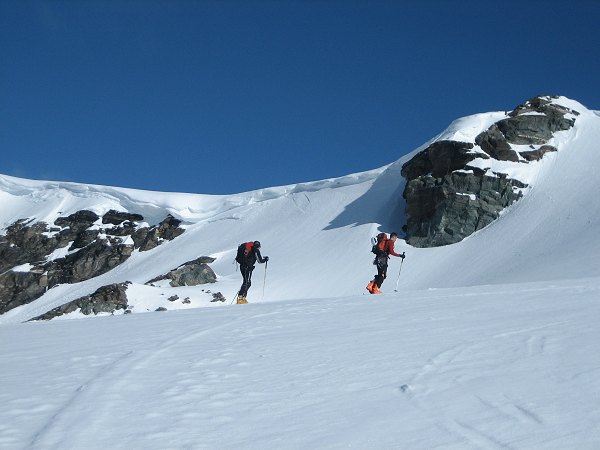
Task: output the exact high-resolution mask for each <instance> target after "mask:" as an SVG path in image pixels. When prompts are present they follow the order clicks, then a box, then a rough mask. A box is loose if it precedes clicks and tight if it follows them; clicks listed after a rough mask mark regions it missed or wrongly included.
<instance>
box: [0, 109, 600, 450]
mask: <svg viewBox="0 0 600 450" xmlns="http://www.w3.org/2000/svg"><path fill="white" fill-rule="evenodd" d="M558 101H560V102H566V103H568V105H567V106H569V107H572V108H574V109H576V110H577V111H579V112H580V115H579V116H578V117H577V120H576V122H575V126H574V127H573V128H572V129H570V130H568V131H565V132H561V133H557V135H556V136H555V138H554V139H555V141H554V142H552V144H553V145H556V147H557V148H559V151H558V152H555V153H549V154H546V155H545V156H544V158H543V159H542V160H540V161H538V162H533V163H530V164H527V165H526V164H523V165H522V166H520V165H516V166H515V165H512V166H508V165H507V166H506V167H504V169H505V170H507V171H508V170H517V169H518V170H519V171H520V172H519V173H518V174H516V173H512V174H511V175H513V176H518V177H519V178H520V179H523V178H526V180H527V182H528V183H529V184H530V187H529V188H526V189H525V190H524V197H523V198H522V199H521V200H519V201H518V202H516V203H515V204H513V206H511V207H510V208H508V209H507V210H505V211H504V212H503V214H502V215H501V216H500V218H499V219H498V220H496V221H495V222H493V223H492V224H491V225H489V226H488V227H486V228H484V229H482V230H480V231H478V232H476V233H475V234H473V235H471V236H469V237H467V238H466V239H464V240H463V241H461V242H459V243H457V244H453V245H449V246H446V247H438V248H419V249H417V248H413V247H409V246H407V245H406V244H405V243H403V242H402V241H398V242H397V246H396V247H397V250H400V251H406V254H407V258H406V260H405V262H404V264H403V266H402V276H401V278H400V283H399V289H398V292H397V293H395V292H393V291H394V288H395V284H396V279H397V278H396V277H397V273H398V269H399V268H400V265H399V261H398V260H397V259H392V261H391V265H390V269H389V272H390V276H389V278H388V280H387V281H386V282H385V283H384V285H383V291H384V295H379V296H372V295H368V294H366V291H365V290H364V287H365V285H366V283H367V281H368V280H369V279H371V278H372V276H373V273H374V269H373V266H372V264H371V261H372V254H371V253H370V242H369V241H370V238H371V236H373V235H374V234H375V233H376V231H378V230H385V231H388V232H389V231H392V230H394V229H397V230H399V228H400V226H401V225H402V224H403V223H404V217H403V200H402V191H403V189H404V180H403V178H402V177H401V175H400V169H401V167H402V164H403V163H404V162H405V161H407V160H408V159H410V158H411V157H412V156H413V155H415V154H416V153H417V152H419V151H420V150H421V149H423V148H425V147H426V146H427V145H429V144H430V143H428V144H426V145H425V146H423V147H421V148H420V149H417V150H415V152H413V153H412V154H410V155H407V156H406V157H403V158H402V159H400V160H399V161H397V162H395V163H393V164H391V165H389V166H387V167H383V168H381V169H377V170H372V171H370V172H365V173H361V174H354V175H349V176H347V177H342V178H338V179H331V180H324V181H319V182H312V183H303V184H298V185H293V186H285V187H275V188H268V189H263V190H259V191H254V192H248V193H242V194H237V195H231V196H206V195H193V194H170V193H157V192H144V191H136V190H131V189H120V188H110V187H103V186H86V185H80V184H73V183H58V182H42V181H29V180H21V179H16V178H13V177H7V176H0V202H1V205H2V208H0V233H3V232H4V230H5V229H6V227H7V226H9V225H10V224H12V223H14V222H15V221H16V220H18V219H22V218H26V217H27V218H34V219H36V220H43V221H46V222H48V223H53V221H54V220H55V219H56V218H57V217H59V216H61V217H64V216H65V215H69V214H71V213H74V212H76V211H80V210H83V209H88V210H92V211H94V212H96V213H97V214H98V215H102V214H103V213H105V212H107V211H108V210H110V209H116V210H120V211H123V210H127V211H129V212H132V213H139V214H142V215H143V216H144V218H145V220H146V221H147V222H148V224H149V225H154V224H156V223H158V222H159V221H161V220H163V219H164V217H165V215H166V214H167V213H170V214H172V215H173V216H175V217H177V218H179V219H182V220H183V221H184V226H185V229H186V230H185V232H184V233H183V234H182V235H180V236H178V237H176V238H175V239H173V240H171V241H165V242H163V243H162V244H161V245H160V246H158V247H156V248H154V249H152V250H149V251H143V252H142V251H138V250H135V251H134V253H133V254H132V256H131V257H130V258H129V259H127V260H126V261H125V262H124V263H123V264H121V265H119V266H117V267H116V268H114V269H112V270H111V271H109V272H107V273H105V274H103V275H100V276H98V277H95V278H92V279H89V280H87V281H83V282H80V283H77V284H74V285H60V286H57V287H54V288H52V289H50V290H48V291H47V292H46V293H45V294H44V295H43V296H42V297H41V298H39V299H37V300H35V301H33V302H32V303H29V304H27V305H24V306H21V307H18V308H15V309H14V310H10V311H8V312H7V313H6V314H4V315H2V316H0V324H2V326H0V359H1V360H2V370H1V371H0V385H1V386H2V389H1V390H0V403H1V404H2V408H0V447H1V448H2V449H10V450H12V449H23V448H29V449H63V448H86V449H106V448H135V449H137V448H140V449H142V448H143V449H165V448H177V449H179V448H190V449H196V448H202V449H204V448H206V449H226V448H252V449H254V448H256V449H265V448H294V449H297V448H311V449H312V448H328V449H329V448H331V449H336V448H411V449H412V448H448V449H481V448H484V449H488V448H489V449H498V448H506V449H508V448H510V449H532V448H535V449H564V448H577V449H596V448H599V447H600V435H599V434H598V423H600V402H598V398H600V381H599V380H600V378H599V377H598V374H599V373H600V355H599V354H598V352H597V349H596V347H597V344H596V343H597V342H598V340H600V328H599V327H598V325H597V317H598V314H599V312H600V311H599V308H600V303H599V302H598V299H599V298H600V296H599V293H600V268H599V267H598V264H597V258H598V255H599V254H600V252H599V251H600V248H599V247H600V244H599V243H600V238H599V237H598V233H597V230H598V228H599V227H598V225H599V223H598V222H599V221H600V218H599V217H600V214H599V213H600V196H598V195H597V192H598V188H599V187H600V186H599V184H600V182H599V181H598V178H597V177H595V172H596V168H597V167H598V163H597V160H596V149H597V147H598V145H597V143H598V142H600V115H599V114H598V113H597V112H593V111H589V110H587V109H585V108H584V107H583V106H582V105H579V104H576V103H575V102H572V101H570V100H567V99H564V98H561V99H559V100H558ZM503 115H504V113H503V112H500V113H488V114H478V115H474V116H470V117H466V118H463V119H459V120H458V121H456V122H454V123H453V124H451V126H450V127H449V128H448V130H446V131H445V132H444V133H442V134H440V135H439V136H437V137H436V138H435V139H434V140H440V139H457V140H462V141H466V142H472V141H473V139H474V137H475V136H476V135H478V134H479V133H480V132H481V131H482V130H484V129H486V128H487V127H489V125H490V123H493V122H494V121H495V120H498V118H499V117H502V116H503ZM432 142H433V141H432ZM492 163H493V164H499V165H502V163H501V162H500V163H496V162H492ZM496 169H498V170H502V167H495V168H494V170H496ZM254 239H259V240H261V241H262V243H263V254H265V255H268V256H270V258H271V259H270V261H269V266H268V273H267V275H268V276H267V280H266V289H265V296H264V299H263V298H262V287H263V281H264V278H263V276H264V274H265V272H264V270H263V267H264V266H258V267H257V269H256V271H255V275H254V280H253V281H254V283H253V286H252V288H251V290H250V295H249V299H250V302H251V303H250V304H249V305H243V306H242V305H240V306H237V305H236V306H232V307H228V303H229V301H228V302H226V303H210V302H209V300H208V297H207V296H205V295H203V293H202V289H206V288H207V286H197V287H192V286H187V287H179V288H171V287H164V286H163V287H160V286H159V287H152V286H145V285H144V284H143V283H145V282H146V281H147V280H149V279H151V278H153V277H155V276H158V275H161V274H164V273H165V272H167V271H168V270H169V269H173V268H175V267H177V266H178V265H179V264H181V263H183V262H186V261H190V260H193V259H195V258H197V257H198V256H200V255H211V256H213V257H216V258H217V259H216V261H215V262H214V263H213V264H212V265H211V266H212V267H213V268H214V269H215V271H216V273H217V275H218V277H219V280H218V282H217V283H215V284H211V285H209V286H208V287H209V288H210V289H213V290H215V291H217V290H219V291H222V292H223V293H224V294H226V295H227V297H228V298H229V299H231V298H232V297H233V294H234V293H235V292H236V290H237V289H238V287H239V285H240V278H241V277H240V275H239V273H236V271H235V266H234V265H233V264H232V261H233V256H234V253H235V248H236V246H237V244H238V243H240V242H243V241H247V240H254ZM20 270H26V268H21V269H20ZM126 280H129V281H132V282H133V284H132V285H131V286H129V289H128V290H127V293H128V299H129V300H130V301H131V302H132V303H133V304H134V305H135V308H134V309H135V311H140V310H141V311H145V310H154V309H155V308H156V307H157V306H160V305H164V304H165V300H164V296H167V295H171V294H178V295H179V296H180V297H185V296H188V297H190V298H191V300H192V302H191V304H190V305H177V306H178V307H180V308H184V307H185V308H187V307H192V308H196V309H194V310H187V311H167V312H163V313H152V314H133V315H123V316H109V317H98V318H96V319H93V320H53V321H50V322H42V321H38V322H28V323H20V322H21V321H24V320H27V319H29V318H31V317H35V316H37V315H39V314H42V313H44V312H46V311H47V310H48V309H50V308H52V307H54V306H57V305H60V304H62V303H65V302H67V301H69V300H73V299H75V298H78V297H80V296H82V295H86V294H90V293H91V292H93V291H94V290H95V289H97V288H98V287H100V286H104V285H106V284H109V283H115V282H121V281H126ZM161 294H162V295H161ZM167 304H168V303H167ZM175 306H176V305H173V307H175ZM198 306H207V307H209V308H197V307H198ZM62 317H63V318H70V317H78V315H77V314H76V313H73V314H71V315H67V316H62Z"/></svg>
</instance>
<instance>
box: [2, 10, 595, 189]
mask: <svg viewBox="0 0 600 450" xmlns="http://www.w3.org/2000/svg"><path fill="white" fill-rule="evenodd" d="M599 21H600V2H597V1H592V0H589V1H588V0H579V1H574V2H571V3H569V4H566V3H564V2H559V1H537V0H529V1H513V0H510V1H506V2H492V1H477V2H476V1H464V2H446V1H423V2H410V3H409V2H399V1H352V0H350V1H341V0H340V1H337V0H328V1H310V0H307V1H300V0H297V1H290V2H273V1H247V2H244V1H235V0H229V1H222V2H216V1H214V2H212V1H187V0H181V1H171V2H164V1H144V2H142V1H137V0H136V1H133V0H125V1H120V2H111V1H92V0H90V1H86V2H73V1H68V0H62V1H59V0H56V1H31V0H23V1H21V0H19V1H17V0H4V1H2V2H0V61H2V64H0V148H2V150H3V154H4V155H5V157H4V158H3V164H1V165H0V173H4V174H7V175H13V176H18V177H23V178H33V179H50V180H58V181H75V182H81V183H90V184H99V185H112V186H121V187H129V188H136V189H148V190H155V191H175V192H194V193H206V194H227V193H235V192H243V191H249V190H253V189H257V188H262V187H269V186H276V185H288V184H293V183H299V182H306V181H312V180H318V179H325V178H332V177H337V176H343V175H347V174H350V173H354V172H361V171H366V170H370V169H373V168H376V167H380V166H383V165H385V164H388V163H391V162H393V161H395V160H397V159H398V158H400V157H401V156H402V155H404V154H406V153H408V152H410V151H412V150H413V149H415V148H416V147H418V146H420V145H422V144H423V143H425V142H426V141H427V140H429V139H430V138H432V137H433V136H435V135H437V134H438V133H440V132H441V131H443V129H444V128H446V127H447V126H448V125H449V124H450V123H451V122H452V121H453V120H455V119H457V118H459V117H462V116H465V115H470V114H475V113H480V112H488V111H497V110H509V109H512V108H514V107H515V106H516V105H517V104H519V103H522V102H524V101H525V100H527V99H528V98H531V97H533V96H535V95H547V94H549V95H564V96H567V97H570V98H572V99H574V100H577V101H579V102H581V103H583V104H584V105H585V106H587V107H588V108H590V109H600V86H599V85H598V83H597V80H596V77H595V74H597V73H598V71H599V70H598V69H599V67H598V66H599V65H600V63H599V62H598V59H597V58H595V55H596V54H597V50H596V49H597V48H598V44H599V42H598V41H599V40H600V38H599V37H598V34H597V23H599Z"/></svg>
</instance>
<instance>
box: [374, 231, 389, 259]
mask: <svg viewBox="0 0 600 450" xmlns="http://www.w3.org/2000/svg"><path fill="white" fill-rule="evenodd" d="M387 241H388V238H387V234H385V233H379V234H378V235H377V243H376V244H375V245H373V248H372V249H371V251H372V252H373V253H375V254H376V255H378V256H379V255H381V254H382V253H384V252H385V250H384V249H385V243H386V242H387Z"/></svg>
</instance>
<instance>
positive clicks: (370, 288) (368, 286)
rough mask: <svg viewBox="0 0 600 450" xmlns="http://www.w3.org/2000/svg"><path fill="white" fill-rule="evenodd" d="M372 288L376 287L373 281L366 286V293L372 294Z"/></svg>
mask: <svg viewBox="0 0 600 450" xmlns="http://www.w3.org/2000/svg"><path fill="white" fill-rule="evenodd" d="M374 286H377V285H376V284H375V282H374V281H371V282H370V283H369V284H368V285H367V291H369V292H370V293H371V294H372V293H373V287H374Z"/></svg>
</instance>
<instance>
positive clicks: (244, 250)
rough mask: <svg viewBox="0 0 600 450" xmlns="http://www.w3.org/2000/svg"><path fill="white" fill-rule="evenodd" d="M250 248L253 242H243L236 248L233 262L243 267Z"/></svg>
mask: <svg viewBox="0 0 600 450" xmlns="http://www.w3.org/2000/svg"><path fill="white" fill-rule="evenodd" d="M252 247H254V242H244V243H243V244H240V245H239V246H238V249H237V255H236V256H235V260H236V261H237V263H238V264H239V265H241V266H243V265H245V264H246V263H247V260H248V255H249V254H250V252H251V251H252Z"/></svg>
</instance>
